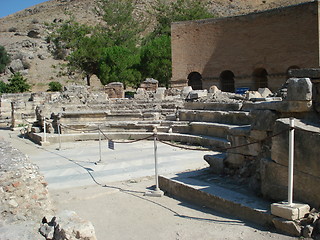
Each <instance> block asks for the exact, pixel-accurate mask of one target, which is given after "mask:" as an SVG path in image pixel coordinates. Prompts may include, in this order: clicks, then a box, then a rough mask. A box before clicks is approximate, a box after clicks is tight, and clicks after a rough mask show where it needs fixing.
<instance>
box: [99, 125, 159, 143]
mask: <svg viewBox="0 0 320 240" xmlns="http://www.w3.org/2000/svg"><path fill="white" fill-rule="evenodd" d="M98 130H99V131H100V132H101V133H102V135H103V136H104V138H105V139H107V140H108V141H113V142H114V143H135V142H140V141H144V140H147V139H149V138H151V137H153V136H154V134H152V135H149V136H147V137H144V138H141V139H136V140H131V141H114V140H112V139H111V138H109V137H108V136H107V135H106V134H105V133H104V132H103V131H102V130H101V129H100V128H99V129H98Z"/></svg>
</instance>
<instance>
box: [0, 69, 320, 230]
mask: <svg viewBox="0 0 320 240" xmlns="http://www.w3.org/2000/svg"><path fill="white" fill-rule="evenodd" d="M290 76H291V78H289V79H288V80H287V82H286V84H285V87H284V88H283V89H281V91H280V92H281V93H282V94H276V93H271V92H270V91H269V90H268V89H265V88H264V89H262V88H261V89H259V91H257V92H247V93H245V94H235V93H228V92H222V91H220V90H219V89H218V88H217V87H212V88H210V90H209V91H207V90H192V88H191V87H185V88H184V89H165V88H158V87H156V88H155V89H153V88H152V89H150V88H149V87H146V88H139V89H138V90H137V92H136V94H135V95H134V98H111V97H110V96H109V94H107V92H105V91H98V92H96V91H91V90H90V88H88V87H83V86H70V87H68V88H66V89H65V91H63V92H57V93H32V94H31V93H30V94H12V95H11V94H4V95H2V96H1V116H2V125H3V127H5V126H10V127H11V128H15V129H20V131H21V134H23V135H24V136H25V137H29V138H30V139H31V140H32V141H34V142H35V143H38V144H50V143H58V142H59V141H62V142H63V141H76V140H81V141H85V140H97V139H98V138H99V133H98V132H97V131H96V129H97V128H98V129H100V130H102V131H105V132H107V134H108V136H109V137H110V138H111V139H140V138H142V137H144V136H148V135H150V133H151V132H152V131H153V129H154V127H155V126H156V127H157V129H158V137H159V139H160V140H163V141H174V142H180V143H182V144H183V143H185V144H189V145H190V144H192V145H199V146H202V147H206V148H208V149H211V150H214V151H218V152H219V154H214V155H205V156H204V160H205V161H207V162H208V164H209V165H210V169H211V170H212V174H216V175H219V176H222V177H225V178H232V179H235V180H237V181H240V182H241V183H242V184H243V185H247V186H248V188H249V189H251V191H253V192H255V194H257V195H258V196H261V197H264V198H266V199H270V200H272V201H282V200H284V199H286V194H287V181H286V179H287V165H288V162H287V153H288V140H287V139H288V132H289V118H290V117H293V118H295V123H296V127H295V131H296V143H295V172H294V174H295V175H294V176H295V185H294V193H295V200H297V201H301V202H304V203H308V204H309V205H310V206H311V207H312V208H315V209H319V196H318V194H315V193H317V192H320V189H319V184H318V176H319V172H320V169H319V168H318V167H317V166H318V165H319V164H318V157H317V156H318V153H319V151H318V148H317V147H316V146H315V145H314V144H316V143H317V142H319V140H320V139H319V136H320V135H319V133H320V130H319V107H318V105H319V94H318V91H317V89H318V85H319V83H318V79H320V70H319V69H303V70H292V71H290ZM115 85H117V84H115ZM284 93H285V94H284ZM121 95H122V93H121ZM122 96H123V95H122ZM44 130H45V132H46V133H45V134H44ZM59 136H60V138H59ZM313 143H314V144H313ZM306 183H307V186H308V187H306ZM9 184H12V183H9ZM10 203H11V205H16V204H15V203H14V202H13V201H10ZM8 204H9V203H8ZM9 205H10V204H9ZM310 214H311V215H312V214H313V215H312V216H314V215H316V211H315V210H313V213H310ZM311 215H310V216H311ZM50 221H51V219H50V218H49V217H48V218H47V222H45V223H44V225H45V224H47V225H45V226H44V229H48V228H49V227H52V226H50V224H49V222H50ZM280 222H281V221H280ZM318 222H319V220H317V218H316V219H315V220H314V222H313V223H310V224H309V223H308V224H306V221H304V222H303V221H302V222H299V223H295V225H294V226H295V228H296V232H295V235H299V234H301V233H302V232H306V231H307V230H305V229H306V228H308V229H310V228H311V227H312V228H314V229H317V227H316V226H317V225H315V223H318ZM281 223H282V222H281ZM271 224H275V225H277V224H278V222H274V223H271ZM51 225H52V224H51ZM53 225H54V224H53ZM278 225H279V224H278ZM316 231H318V230H314V231H311V233H310V234H315V233H316ZM44 232H46V230H44ZM291 234H292V233H291ZM310 236H311V235H310Z"/></svg>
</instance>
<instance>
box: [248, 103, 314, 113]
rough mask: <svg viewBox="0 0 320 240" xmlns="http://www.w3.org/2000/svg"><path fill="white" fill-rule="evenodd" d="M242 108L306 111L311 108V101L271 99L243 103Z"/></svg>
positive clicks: (286, 111)
mask: <svg viewBox="0 0 320 240" xmlns="http://www.w3.org/2000/svg"><path fill="white" fill-rule="evenodd" d="M242 110H244V111H251V110H274V111H277V112H282V113H290V112H308V111H310V110H312V101H271V102H257V103H244V104H243V107H242Z"/></svg>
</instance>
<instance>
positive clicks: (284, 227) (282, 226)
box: [272, 218, 301, 237]
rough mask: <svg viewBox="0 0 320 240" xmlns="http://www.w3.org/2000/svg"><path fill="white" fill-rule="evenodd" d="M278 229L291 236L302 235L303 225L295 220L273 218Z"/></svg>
mask: <svg viewBox="0 0 320 240" xmlns="http://www.w3.org/2000/svg"><path fill="white" fill-rule="evenodd" d="M272 222H273V224H274V226H275V227H276V229H277V230H278V231H280V232H283V233H285V234H289V235H291V236H295V237H300V235H301V227H300V226H299V225H298V224H297V223H296V222H294V221H288V220H285V219H283V218H274V219H273V220H272Z"/></svg>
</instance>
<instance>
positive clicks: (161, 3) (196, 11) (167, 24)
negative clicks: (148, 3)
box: [151, 0, 214, 37]
mask: <svg viewBox="0 0 320 240" xmlns="http://www.w3.org/2000/svg"><path fill="white" fill-rule="evenodd" d="M153 14H154V16H155V18H156V20H157V26H156V27H155V29H154V31H153V32H152V34H151V37H156V36H159V35H163V34H165V35H171V29H170V28H171V23H172V22H178V21H187V20H198V19H206V18H213V17H214V15H213V14H212V13H211V12H210V11H209V9H208V1H206V0H204V1H201V0H177V1H171V2H170V3H168V1H167V0H156V1H155V3H154V5H153Z"/></svg>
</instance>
